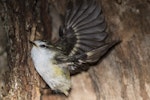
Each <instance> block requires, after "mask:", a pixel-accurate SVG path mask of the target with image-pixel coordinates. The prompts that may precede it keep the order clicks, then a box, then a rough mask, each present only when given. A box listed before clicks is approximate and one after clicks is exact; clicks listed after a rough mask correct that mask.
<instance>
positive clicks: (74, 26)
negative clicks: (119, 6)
mask: <svg viewBox="0 0 150 100" xmlns="http://www.w3.org/2000/svg"><path fill="white" fill-rule="evenodd" d="M62 29H63V30H62V33H61V36H62V44H63V45H64V46H63V47H65V48H63V49H64V51H67V52H66V55H67V56H68V57H69V58H70V59H71V61H72V62H74V64H72V65H70V66H69V70H70V72H71V73H76V72H78V71H79V70H80V69H84V68H85V67H84V65H85V64H87V63H94V62H97V61H98V60H99V58H100V57H101V56H103V55H104V54H105V53H106V52H107V51H108V50H109V49H110V48H111V47H112V46H113V45H115V44H116V43H117V42H118V41H112V42H106V38H107V33H106V32H105V29H106V23H105V21H104V16H103V15H102V11H101V8H100V6H99V5H98V4H97V3H96V1H95V0H78V1H77V0H75V2H74V3H72V2H70V3H69V5H68V8H67V12H66V16H65V23H64V27H63V28H62Z"/></svg>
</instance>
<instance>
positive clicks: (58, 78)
mask: <svg viewBox="0 0 150 100" xmlns="http://www.w3.org/2000/svg"><path fill="white" fill-rule="evenodd" d="M34 43H35V45H34V46H33V48H32V50H31V57H32V59H33V61H34V66H35V68H36V70H37V72H38V73H39V74H40V75H41V76H42V78H43V79H44V81H46V83H47V84H48V85H49V86H50V87H51V89H52V90H55V91H61V92H63V93H64V94H65V95H68V90H69V89H70V88H71V82H70V73H69V70H68V69H67V66H65V64H58V63H57V61H56V60H55V59H54V58H55V57H56V56H57V55H58V54H59V53H57V51H56V50H52V49H49V48H46V47H40V46H41V45H45V46H46V44H45V43H44V42H42V41H34Z"/></svg>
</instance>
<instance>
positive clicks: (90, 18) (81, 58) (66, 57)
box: [31, 0, 119, 96]
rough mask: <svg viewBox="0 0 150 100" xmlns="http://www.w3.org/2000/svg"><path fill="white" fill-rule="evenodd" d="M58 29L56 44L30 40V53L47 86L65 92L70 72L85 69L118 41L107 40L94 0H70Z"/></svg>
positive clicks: (100, 12) (104, 27)
mask: <svg viewBox="0 0 150 100" xmlns="http://www.w3.org/2000/svg"><path fill="white" fill-rule="evenodd" d="M59 32H60V33H59V35H60V39H59V40H58V41H57V42H56V43H55V44H52V43H50V42H47V41H42V40H35V41H32V44H33V47H32V50H31V57H32V60H33V63H34V66H35V68H36V70H37V72H38V73H39V74H40V76H41V77H42V78H43V79H44V81H45V82H46V83H47V84H48V86H49V87H50V88H51V89H52V90H54V91H59V92H61V93H63V94H65V95H66V96H68V94H69V93H68V91H69V90H70V88H71V80H70V75H73V74H76V73H78V72H81V71H83V70H87V69H88V68H89V65H92V64H95V63H96V62H98V61H99V59H100V58H101V57H102V56H104V54H106V53H107V52H108V50H109V49H110V48H111V47H113V46H114V45H116V44H117V43H118V42H119V41H118V40H113V41H108V34H107V32H106V23H105V20H104V16H103V15H102V11H101V7H100V6H99V5H98V3H96V1H95V0H75V2H69V3H68V7H67V10H66V14H65V21H64V23H63V26H61V27H60V31H59Z"/></svg>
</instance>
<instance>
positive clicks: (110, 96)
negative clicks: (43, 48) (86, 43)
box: [0, 0, 150, 100]
mask: <svg viewBox="0 0 150 100" xmlns="http://www.w3.org/2000/svg"><path fill="white" fill-rule="evenodd" d="M49 2H51V3H53V4H55V5H56V6H57V7H58V10H59V11H60V12H61V13H62V12H63V9H62V8H64V7H65V0H49V1H48V0H6V1H5V0H2V1H1V2H0V4H1V8H3V10H4V12H2V14H1V16H0V17H1V19H3V20H2V21H3V22H4V32H5V33H7V37H8V43H7V44H8V47H9V48H8V64H9V71H8V72H7V73H6V74H5V83H6V85H5V86H3V91H2V92H3V93H2V95H1V97H2V99H3V100H40V99H42V100H150V61H149V59H150V32H149V31H150V28H149V26H150V1H149V0H142V1H141V0H132V1H131V0H101V1H100V3H101V5H102V10H103V14H104V15H105V17H106V22H107V23H108V32H109V33H110V35H112V36H113V38H120V39H121V40H122V42H121V43H120V44H119V45H117V46H116V47H115V48H114V49H113V50H112V51H110V52H109V54H108V55H106V56H105V57H104V59H103V60H101V61H100V62H99V64H98V65H96V66H93V67H92V68H90V70H88V72H83V73H81V74H78V75H76V76H73V77H72V91H71V93H70V95H69V97H65V96H64V95H54V94H51V92H50V90H48V91H47V90H45V89H43V88H44V87H45V82H43V80H42V79H41V78H40V76H39V75H38V73H37V72H36V71H35V69H34V66H33V63H32V61H31V58H30V49H31V45H30V44H29V42H28V41H29V40H33V39H39V38H40V39H48V38H46V37H49V39H50V38H51V37H50V36H51V31H52V30H51V22H52V21H51V18H50V16H49V15H48V3H49ZM0 27H1V26H0Z"/></svg>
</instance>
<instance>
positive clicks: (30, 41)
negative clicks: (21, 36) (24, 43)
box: [29, 40, 37, 46]
mask: <svg viewBox="0 0 150 100" xmlns="http://www.w3.org/2000/svg"><path fill="white" fill-rule="evenodd" d="M29 43H31V44H32V45H34V46H37V45H36V44H35V43H34V42H33V41H31V40H29Z"/></svg>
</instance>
